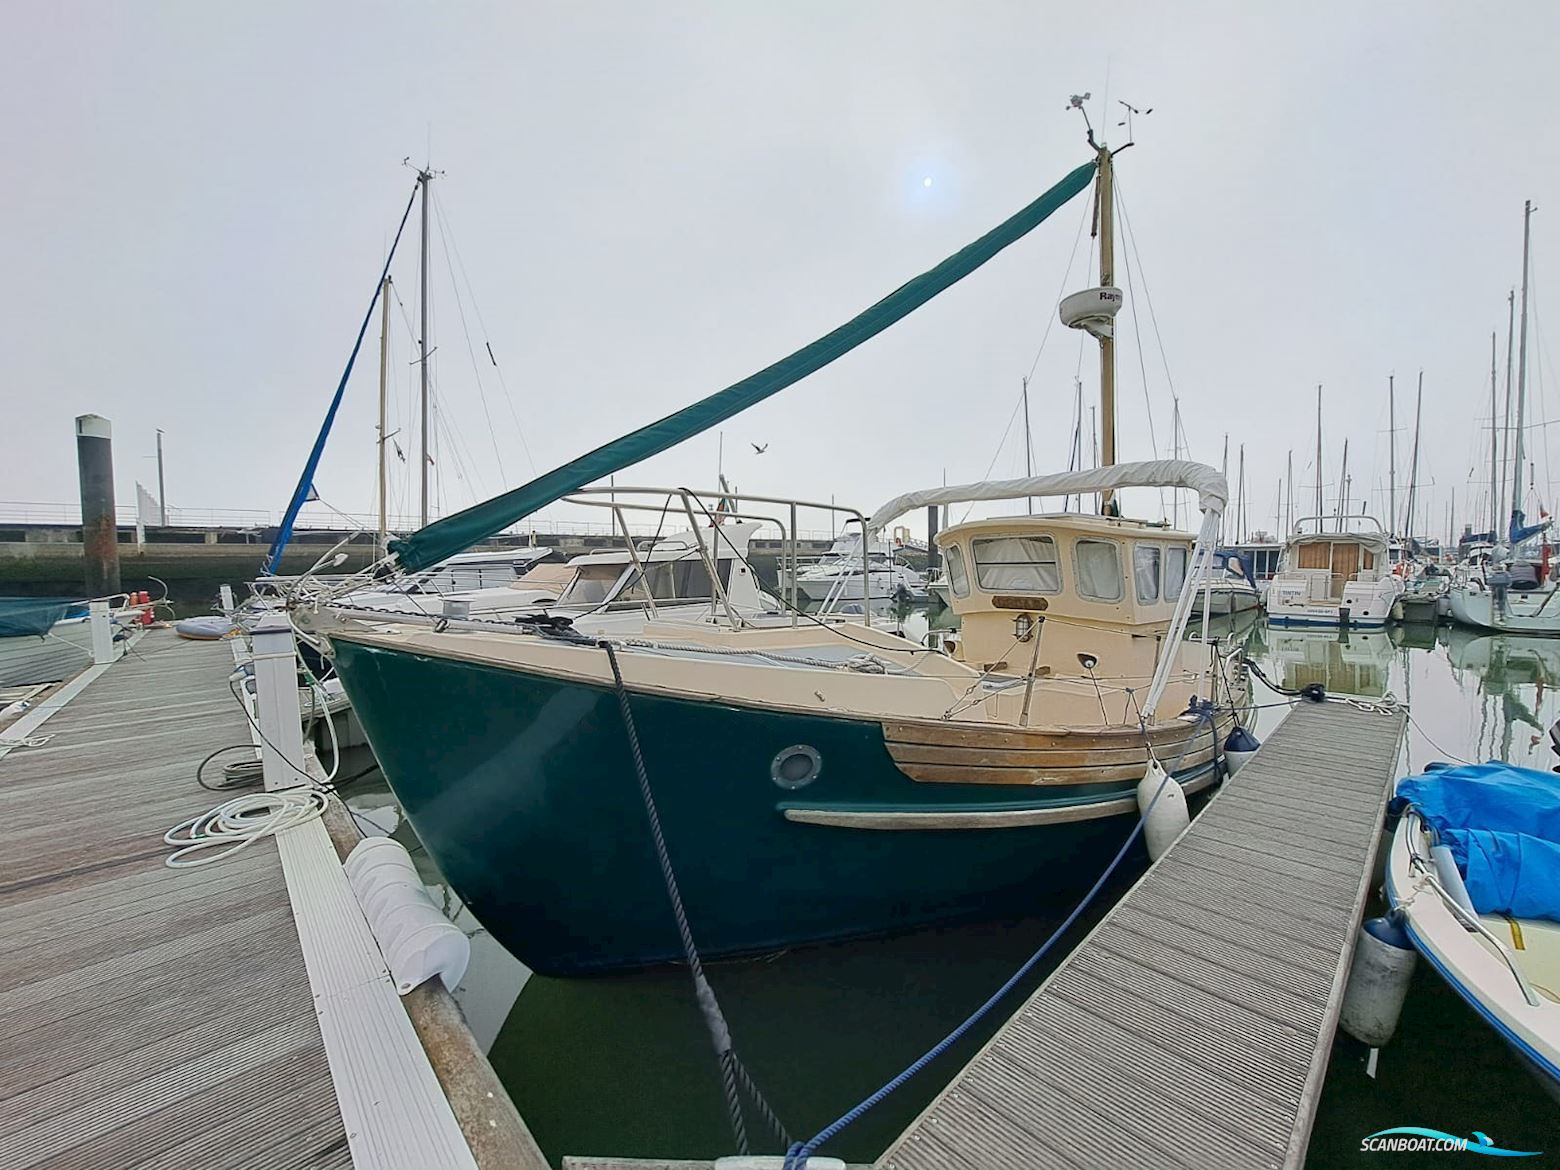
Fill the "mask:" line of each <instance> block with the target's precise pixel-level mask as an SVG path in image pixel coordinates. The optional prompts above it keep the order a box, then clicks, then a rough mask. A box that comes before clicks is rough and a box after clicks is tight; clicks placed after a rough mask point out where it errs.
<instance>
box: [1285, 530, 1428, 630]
mask: <svg viewBox="0 0 1560 1170" xmlns="http://www.w3.org/2000/svg"><path fill="white" fill-rule="evenodd" d="M1329 526H1332V527H1333V528H1334V530H1333V531H1327V528H1328V527H1329ZM1402 593H1403V579H1402V578H1401V577H1399V576H1397V575H1396V574H1395V573H1393V572H1392V567H1391V565H1390V564H1389V563H1388V559H1387V534H1386V532H1385V531H1384V530H1383V529H1382V527H1381V523H1380V521H1378V520H1376V519H1374V518H1372V517H1370V516H1345V517H1342V518H1339V517H1333V516H1308V517H1305V518H1303V519H1301V520H1299V521H1297V522H1296V523H1295V531H1294V534H1293V535H1292V536H1290V538H1289V540H1288V541H1286V542H1285V544H1284V557H1283V561H1282V563H1281V564H1280V566H1279V570H1278V572H1277V573H1275V574H1274V575H1273V580H1272V581H1271V582H1270V583H1269V585H1268V592H1267V611H1268V622H1269V624H1270V625H1280V626H1330V627H1349V626H1355V627H1359V628H1361V629H1380V628H1381V627H1382V626H1384V625H1386V624H1387V619H1388V618H1390V617H1392V616H1393V613H1392V611H1393V608H1394V607H1395V606H1396V604H1397V601H1398V598H1399V597H1400V596H1401V595H1402Z"/></svg>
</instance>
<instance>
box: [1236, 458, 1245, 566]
mask: <svg viewBox="0 0 1560 1170" xmlns="http://www.w3.org/2000/svg"><path fill="white" fill-rule="evenodd" d="M1235 499H1236V501H1237V503H1236V507H1235V542H1236V543H1237V544H1244V543H1245V540H1246V444H1244V443H1242V444H1241V445H1240V490H1239V491H1238V492H1237V493H1236V496H1235Z"/></svg>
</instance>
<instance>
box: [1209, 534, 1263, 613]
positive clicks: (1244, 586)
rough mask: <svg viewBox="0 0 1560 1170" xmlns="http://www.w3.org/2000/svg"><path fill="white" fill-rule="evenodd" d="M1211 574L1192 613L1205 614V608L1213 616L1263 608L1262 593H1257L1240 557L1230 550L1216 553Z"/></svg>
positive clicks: (1247, 569) (1243, 559)
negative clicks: (1203, 612)
mask: <svg viewBox="0 0 1560 1170" xmlns="http://www.w3.org/2000/svg"><path fill="white" fill-rule="evenodd" d="M1211 574H1212V575H1211V577H1210V578H1209V580H1208V581H1207V582H1206V583H1205V584H1203V585H1201V586H1199V587H1198V589H1197V593H1196V595H1195V596H1194V597H1193V598H1192V613H1193V614H1200V613H1202V611H1203V608H1204V606H1205V605H1206V607H1207V610H1208V614H1209V616H1210V617H1224V616H1226V615H1228V614H1237V613H1246V612H1248V611H1250V610H1254V609H1260V608H1261V606H1262V594H1261V593H1259V592H1258V591H1257V583H1256V582H1255V581H1254V580H1253V579H1252V577H1251V570H1250V568H1249V567H1248V566H1247V564H1246V561H1245V558H1244V557H1243V556H1241V554H1239V553H1237V552H1233V551H1230V550H1228V549H1221V550H1219V551H1218V552H1216V553H1214V554H1213V568H1212V570H1211Z"/></svg>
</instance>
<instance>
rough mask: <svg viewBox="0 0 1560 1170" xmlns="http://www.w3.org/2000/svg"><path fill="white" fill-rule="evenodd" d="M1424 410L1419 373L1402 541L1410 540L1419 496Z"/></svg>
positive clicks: (1422, 374) (1423, 397)
mask: <svg viewBox="0 0 1560 1170" xmlns="http://www.w3.org/2000/svg"><path fill="white" fill-rule="evenodd" d="M1424 408H1425V372H1424V371H1423V370H1420V371H1419V394H1418V397H1417V399H1416V401H1415V403H1414V453H1413V455H1412V456H1411V457H1410V458H1409V461H1408V514H1407V515H1406V516H1405V517H1404V518H1403V539H1404V540H1405V541H1407V540H1410V539H1412V533H1413V531H1414V502H1415V500H1416V499H1417V498H1418V495H1419V420H1420V418H1421V417H1422V416H1423V413H1424Z"/></svg>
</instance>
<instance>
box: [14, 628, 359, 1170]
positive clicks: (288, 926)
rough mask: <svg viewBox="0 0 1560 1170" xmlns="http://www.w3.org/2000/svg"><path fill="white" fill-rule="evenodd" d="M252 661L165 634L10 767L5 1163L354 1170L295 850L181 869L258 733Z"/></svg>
mask: <svg viewBox="0 0 1560 1170" xmlns="http://www.w3.org/2000/svg"><path fill="white" fill-rule="evenodd" d="M232 669H233V657H232V653H231V652H230V650H229V647H228V646H227V644H226V643H214V644H201V643H193V642H185V641H180V640H178V639H176V638H175V637H174V636H173V634H172V633H171V632H159V633H156V634H152V635H149V636H148V637H146V638H145V639H143V640H142V642H141V643H140V645H139V646H138V647H137V648H136V649H135V650H134V651H133V652H132V653H131V654H130V655H129V656H127V657H126V658H124V659H122V660H121V661H119V662H117V663H115V664H114V665H113V666H112V667H110V668H109V669H108V670H107V671H106V672H105V673H104V674H103V675H102V677H101V678H99V679H97V680H96V681H94V682H93V683H92V684H91V685H90V686H88V687H87V688H86V689H85V690H83V691H82V692H81V694H79V695H78V696H76V698H75V699H74V700H72V702H71V703H70V704H69V705H68V706H66V707H65V708H64V709H63V710H61V711H59V712H58V713H57V714H55V715H54V716H53V717H52V718H51V719H50V720H49V721H48V722H47V723H45V724H44V725H43V726H42V727H41V728H40V729H39V730H40V732H41V733H43V734H48V735H49V736H51V738H50V740H49V741H48V742H47V743H45V744H43V745H42V746H39V747H28V748H17V749H14V750H13V751H11V752H10V753H9V754H8V755H7V756H6V757H5V758H4V759H0V924H3V925H0V1036H3V1037H4V1043H3V1046H0V1166H5V1167H6V1168H7V1170H22V1168H24V1167H59V1168H65V1167H82V1168H83V1170H88V1168H96V1167H107V1166H113V1167H132V1166H134V1167H152V1166H178V1167H181V1168H182V1167H190V1166H201V1167H228V1166H231V1167H235V1168H236V1167H246V1168H247V1167H277V1168H282V1167H346V1166H351V1165H352V1158H351V1156H350V1153H349V1150H348V1143H347V1136H346V1133H345V1130H344V1127H343V1125H342V1120H341V1113H340V1110H339V1109H338V1107H337V1104H336V1093H335V1091H334V1089H333V1087H332V1081H331V1073H330V1068H329V1066H328V1063H327V1060H326V1055H325V1047H324V1045H323V1043H322V1041H321V1038H320V1027H319V1024H318V1022H317V1021H316V1018H315V1005H314V1000H313V997H312V995H311V993H310V987H309V978H308V975H307V973H306V971H305V967H304V961H303V954H302V952H301V950H300V948H299V943H298V934H297V931H296V930H295V929H294V927H293V917H292V910H291V908H290V906H289V900H288V892H287V884H286V882H285V880H284V879H283V875H282V866H281V862H280V860H279V859H278V856H277V847H276V844H275V842H274V841H261V842H258V843H256V844H255V845H253V846H251V847H249V848H247V849H245V850H244V851H243V852H241V853H239V854H237V855H235V856H232V857H228V858H224V859H222V860H221V861H219V862H217V863H215V864H213V865H209V866H203V867H201V868H199V869H195V870H173V869H169V868H167V867H166V866H165V865H164V864H163V859H164V858H165V857H166V856H167V854H168V853H169V848H168V847H167V846H165V845H164V844H163V843H162V834H163V832H164V831H165V830H166V829H168V828H169V827H171V826H172V825H174V824H176V823H177V822H179V821H181V820H184V819H186V818H188V817H190V816H193V815H195V814H196V813H198V812H201V811H203V810H205V809H206V808H209V807H210V806H211V805H213V804H215V803H217V802H218V801H219V800H221V799H222V796H221V795H220V794H217V793H212V792H208V791H206V790H205V789H203V788H201V787H200V786H198V785H197V784H196V782H195V766H196V764H198V763H199V762H200V761H201V759H202V758H203V757H204V756H205V755H206V754H207V753H208V752H212V751H215V750H216V749H217V748H220V747H224V746H226V745H228V744H246V743H248V742H249V739H250V737H249V727H248V722H247V719H246V717H245V714H244V712H243V710H242V709H241V708H240V707H239V705H238V703H237V702H235V701H234V698H233V696H232V695H231V694H230V693H229V691H228V687H227V683H226V681H225V679H226V676H227V675H228V673H229V672H230V671H231V670H232ZM234 755H235V756H238V758H242V757H241V756H239V754H238V753H234ZM219 764H220V761H219ZM230 795H231V794H230Z"/></svg>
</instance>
